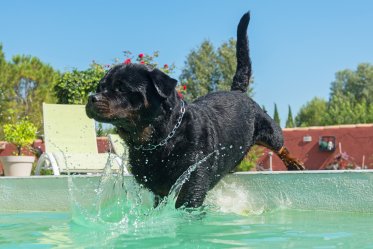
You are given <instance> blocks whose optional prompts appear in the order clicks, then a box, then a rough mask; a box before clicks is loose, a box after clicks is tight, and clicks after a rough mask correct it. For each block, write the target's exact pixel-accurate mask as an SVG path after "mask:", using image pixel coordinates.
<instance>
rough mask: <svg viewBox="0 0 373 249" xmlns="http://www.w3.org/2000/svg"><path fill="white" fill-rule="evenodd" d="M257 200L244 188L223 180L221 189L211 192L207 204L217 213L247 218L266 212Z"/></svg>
mask: <svg viewBox="0 0 373 249" xmlns="http://www.w3.org/2000/svg"><path fill="white" fill-rule="evenodd" d="M257 200H258V199H257V198H256V197H255V196H253V194H251V193H250V192H249V191H248V190H247V189H245V188H244V186H242V185H240V184H238V183H235V182H232V183H226V182H225V181H224V180H223V181H221V183H220V187H218V188H214V189H213V190H212V191H210V192H209V194H208V196H207V198H206V201H205V203H206V204H207V205H209V206H210V208H211V209H212V210H215V211H216V212H221V213H234V214H238V215H244V216H247V215H259V214H262V213H263V212H264V211H265V210H266V208H265V206H264V203H260V202H259V203H258V201H257Z"/></svg>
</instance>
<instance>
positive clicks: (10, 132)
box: [0, 118, 37, 176]
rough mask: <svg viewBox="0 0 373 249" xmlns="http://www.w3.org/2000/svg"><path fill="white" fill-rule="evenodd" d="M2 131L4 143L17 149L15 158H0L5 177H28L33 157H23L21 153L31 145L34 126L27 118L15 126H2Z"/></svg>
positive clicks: (34, 132) (34, 135) (34, 131)
mask: <svg viewBox="0 0 373 249" xmlns="http://www.w3.org/2000/svg"><path fill="white" fill-rule="evenodd" d="M3 131H4V138H5V141H7V142H9V143H12V144H14V145H15V146H16V147H17V150H16V152H15V154H16V155H15V156H2V157H0V160H1V162H2V164H3V166H4V173H5V176H30V175H31V170H32V164H33V162H34V161H35V157H34V156H24V155H23V154H22V152H23V150H24V149H26V148H27V147H29V148H31V144H32V142H33V141H34V140H35V138H36V131H37V128H36V126H35V125H34V124H32V123H31V122H30V121H29V120H28V119H27V118H24V119H22V120H20V121H18V122H17V123H16V124H6V125H4V126H3ZM30 151H32V149H30Z"/></svg>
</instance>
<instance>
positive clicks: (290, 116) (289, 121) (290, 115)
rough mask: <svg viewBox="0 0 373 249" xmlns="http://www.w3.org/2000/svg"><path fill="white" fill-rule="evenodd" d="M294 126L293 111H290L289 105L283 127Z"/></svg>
mask: <svg viewBox="0 0 373 249" xmlns="http://www.w3.org/2000/svg"><path fill="white" fill-rule="evenodd" d="M294 126H295V125H294V119H293V113H292V112H291V107H290V105H289V112H288V119H287V120H286V126H285V128H293V127H294Z"/></svg>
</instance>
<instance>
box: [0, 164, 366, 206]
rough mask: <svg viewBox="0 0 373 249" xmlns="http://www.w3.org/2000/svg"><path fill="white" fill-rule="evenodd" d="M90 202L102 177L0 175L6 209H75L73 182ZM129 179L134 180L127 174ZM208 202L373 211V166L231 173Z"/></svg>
mask: <svg viewBox="0 0 373 249" xmlns="http://www.w3.org/2000/svg"><path fill="white" fill-rule="evenodd" d="M69 179H70V180H72V181H73V182H74V186H76V189H79V193H77V194H79V195H80V196H81V197H83V199H84V201H85V202H87V203H90V202H93V201H94V199H95V197H96V193H95V191H94V190H95V188H97V186H98V183H99V180H100V176H98V175H74V176H71V177H70V176H31V177H0V212H4V211H69V210H70V202H71V200H70V195H69V190H68V180H69ZM125 180H126V181H133V177H132V176H126V177H125ZM207 202H210V203H211V202H213V203H215V204H217V205H220V204H221V203H222V204H221V205H225V206H228V207H229V206H232V207H234V206H238V205H241V206H243V207H246V206H247V207H248V209H252V210H258V209H273V208H282V207H285V208H293V209H302V210H328V211H347V212H364V213H373V170H343V171H341V170H339V171H326V170H317V171H301V172H300V171H263V172H244V173H235V174H230V175H227V176H226V177H225V178H224V179H223V180H222V181H221V182H220V183H219V184H218V185H217V186H216V187H215V188H214V189H213V190H212V191H210V192H209V195H208V198H207Z"/></svg>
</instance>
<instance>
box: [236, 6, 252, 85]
mask: <svg viewBox="0 0 373 249" xmlns="http://www.w3.org/2000/svg"><path fill="white" fill-rule="evenodd" d="M249 21H250V12H247V13H246V14H244V15H243V16H242V17H241V20H240V23H239V24H238V27H237V44H236V57H237V69H236V74H235V75H234V77H233V83H232V87H231V91H234V90H238V91H242V92H246V91H247V87H248V86H249V82H250V78H251V61H250V56H249V41H248V39H247V27H248V25H249Z"/></svg>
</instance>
